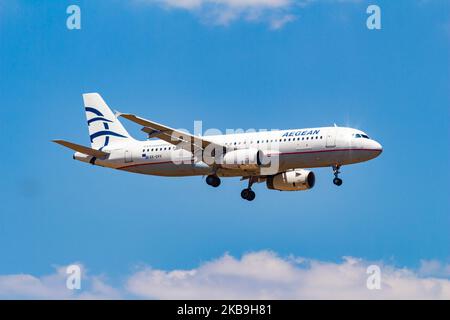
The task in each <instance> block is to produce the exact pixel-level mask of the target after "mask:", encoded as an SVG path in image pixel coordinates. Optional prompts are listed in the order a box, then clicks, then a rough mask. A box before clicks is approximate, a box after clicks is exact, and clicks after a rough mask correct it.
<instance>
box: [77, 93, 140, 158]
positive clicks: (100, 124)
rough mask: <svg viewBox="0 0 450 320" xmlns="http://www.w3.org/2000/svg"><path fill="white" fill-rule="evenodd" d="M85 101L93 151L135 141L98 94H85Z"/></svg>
mask: <svg viewBox="0 0 450 320" xmlns="http://www.w3.org/2000/svg"><path fill="white" fill-rule="evenodd" d="M83 100H84V107H85V110H86V119H87V124H88V128H89V136H90V138H91V146H92V148H93V149H97V150H102V149H103V148H104V147H106V146H109V145H113V144H115V143H121V142H124V141H126V139H133V138H132V137H131V136H130V134H129V133H128V132H127V130H125V128H124V127H123V125H122V124H121V123H120V121H119V120H118V119H117V118H116V116H115V115H114V113H113V112H112V111H111V109H110V108H109V107H108V105H107V104H106V103H105V101H103V99H102V97H101V96H100V95H99V94H98V93H85V94H83Z"/></svg>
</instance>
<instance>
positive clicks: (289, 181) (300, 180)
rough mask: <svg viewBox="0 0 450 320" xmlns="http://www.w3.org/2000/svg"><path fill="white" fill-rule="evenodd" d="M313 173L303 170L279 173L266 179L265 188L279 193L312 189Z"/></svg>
mask: <svg viewBox="0 0 450 320" xmlns="http://www.w3.org/2000/svg"><path fill="white" fill-rule="evenodd" d="M315 182H316V177H315V175H314V172H312V171H309V170H304V169H294V170H292V171H287V172H281V173H278V174H275V175H273V176H269V177H267V180H266V184H267V188H269V189H272V190H279V191H300V190H308V189H311V188H312V187H314V184H315Z"/></svg>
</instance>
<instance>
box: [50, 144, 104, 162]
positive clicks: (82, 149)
mask: <svg viewBox="0 0 450 320" xmlns="http://www.w3.org/2000/svg"><path fill="white" fill-rule="evenodd" d="M53 142H54V143H57V144H60V145H62V146H64V147H66V148H69V149H72V150H74V151H78V152H81V153H83V154H87V155H89V156H93V157H96V158H104V157H106V156H108V155H109V153H107V152H104V151H100V150H96V149H92V148H89V147H85V146H82V145H79V144H76V143H72V142H69V141H65V140H53Z"/></svg>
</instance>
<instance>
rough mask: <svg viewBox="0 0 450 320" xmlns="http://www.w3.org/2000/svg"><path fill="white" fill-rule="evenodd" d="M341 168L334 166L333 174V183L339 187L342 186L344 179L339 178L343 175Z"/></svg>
mask: <svg viewBox="0 0 450 320" xmlns="http://www.w3.org/2000/svg"><path fill="white" fill-rule="evenodd" d="M340 168H341V166H340V165H334V166H333V174H334V179H333V183H334V184H335V185H337V186H340V185H342V179H341V178H339V173H341V172H340V171H339V169H340Z"/></svg>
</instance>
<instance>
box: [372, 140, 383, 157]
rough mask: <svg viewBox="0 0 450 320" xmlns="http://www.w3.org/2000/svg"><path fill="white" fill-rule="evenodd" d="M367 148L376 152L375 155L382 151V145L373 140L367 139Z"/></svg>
mask: <svg viewBox="0 0 450 320" xmlns="http://www.w3.org/2000/svg"><path fill="white" fill-rule="evenodd" d="M369 149H372V150H373V151H376V152H378V154H377V156H379V155H380V154H381V153H382V152H383V146H382V145H381V144H380V143H379V142H377V141H375V140H370V141H369Z"/></svg>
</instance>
